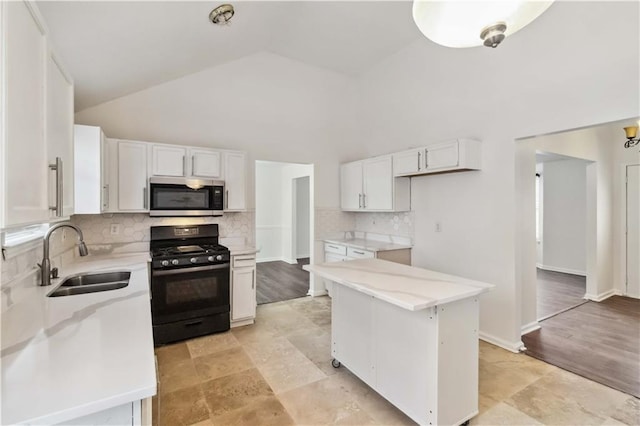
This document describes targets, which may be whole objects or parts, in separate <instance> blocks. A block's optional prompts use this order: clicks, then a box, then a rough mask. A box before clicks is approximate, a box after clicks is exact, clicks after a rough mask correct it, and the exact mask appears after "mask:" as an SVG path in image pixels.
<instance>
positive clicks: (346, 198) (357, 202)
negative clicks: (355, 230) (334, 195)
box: [340, 161, 362, 210]
mask: <svg viewBox="0 0 640 426" xmlns="http://www.w3.org/2000/svg"><path fill="white" fill-rule="evenodd" d="M340 206H341V207H342V209H343V210H358V209H360V208H361V206H362V161H355V162H353V163H346V164H342V165H341V166H340Z"/></svg>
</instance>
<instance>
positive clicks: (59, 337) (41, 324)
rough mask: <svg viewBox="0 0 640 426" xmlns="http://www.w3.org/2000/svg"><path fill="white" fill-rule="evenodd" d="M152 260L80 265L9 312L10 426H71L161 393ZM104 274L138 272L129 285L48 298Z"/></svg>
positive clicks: (6, 407) (5, 347) (6, 389)
mask: <svg viewBox="0 0 640 426" xmlns="http://www.w3.org/2000/svg"><path fill="white" fill-rule="evenodd" d="M148 258H149V254H148V253H141V254H127V255H117V256H109V257H99V256H96V257H94V256H88V257H86V258H82V259H79V261H77V262H75V263H74V264H72V265H70V266H69V267H66V268H65V270H63V271H61V272H62V277H61V279H60V280H55V281H53V283H52V285H51V286H48V287H36V286H33V287H30V288H26V289H24V290H23V291H25V292H27V293H28V294H27V295H26V296H27V297H21V301H20V302H18V303H16V304H14V305H12V306H10V307H9V308H8V309H6V310H5V311H4V312H3V313H2V352H1V354H2V422H1V423H2V424H16V423H19V424H54V423H59V422H64V421H67V420H70V419H73V418H78V417H81V416H84V415H87V414H91V413H95V412H98V411H102V410H105V409H108V408H111V407H115V406H118V405H122V404H126V403H129V402H132V401H136V400H141V399H145V398H147V397H150V396H152V395H154V394H155V393H156V371H155V361H154V352H153V334H152V325H151V309H150V303H149V279H148V269H147V268H148V267H147V261H148ZM98 270H100V271H107V270H127V271H131V278H130V280H129V285H128V286H127V287H125V288H122V289H117V290H112V291H105V292H98V293H90V294H79V295H73V296H65V297H51V298H50V297H46V295H47V294H48V293H49V292H51V291H52V290H53V289H55V288H56V287H57V285H58V284H59V283H60V281H61V280H62V279H64V278H65V277H66V276H69V275H72V274H74V273H79V272H94V271H98ZM23 296H24V295H23Z"/></svg>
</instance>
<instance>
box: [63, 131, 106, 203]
mask: <svg viewBox="0 0 640 426" xmlns="http://www.w3.org/2000/svg"><path fill="white" fill-rule="evenodd" d="M107 150H108V148H107V146H106V143H105V138H104V133H103V132H102V129H100V127H95V126H82V125H75V126H74V144H73V152H74V159H73V161H74V167H75V169H74V178H75V180H74V193H75V213H76V214H99V213H102V212H106V211H109V207H108V206H109V189H110V188H111V185H112V184H111V183H110V182H109V181H108V176H109V173H108V167H109V159H110V156H109V155H108V152H107ZM116 172H117V168H116Z"/></svg>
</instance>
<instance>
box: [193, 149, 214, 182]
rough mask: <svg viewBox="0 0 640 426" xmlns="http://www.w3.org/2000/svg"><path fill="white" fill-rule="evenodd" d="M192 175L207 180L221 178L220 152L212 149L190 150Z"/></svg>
mask: <svg viewBox="0 0 640 426" xmlns="http://www.w3.org/2000/svg"><path fill="white" fill-rule="evenodd" d="M189 156H190V157H191V175H192V176H197V177H206V178H219V177H220V176H221V173H220V152H219V151H212V150H210V149H193V148H192V149H190V150H189Z"/></svg>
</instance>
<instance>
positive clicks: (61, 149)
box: [46, 52, 74, 217]
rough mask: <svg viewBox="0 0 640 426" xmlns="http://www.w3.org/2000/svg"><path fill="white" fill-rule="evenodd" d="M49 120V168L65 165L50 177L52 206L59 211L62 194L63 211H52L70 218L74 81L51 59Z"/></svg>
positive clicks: (48, 92) (72, 198)
mask: <svg viewBox="0 0 640 426" xmlns="http://www.w3.org/2000/svg"><path fill="white" fill-rule="evenodd" d="M46 82H47V93H46V96H47V109H46V110H47V120H46V129H47V133H46V142H47V154H48V158H49V164H55V163H56V158H60V159H61V161H62V170H61V171H58V170H56V171H51V172H50V174H49V183H50V184H49V200H50V201H49V204H50V205H51V206H56V207H57V203H58V200H57V196H56V194H57V192H58V191H62V209H61V210H60V212H59V213H60V214H57V213H56V210H51V211H50V216H51V217H69V216H71V215H72V214H73V213H74V203H73V200H74V189H73V185H74V182H73V176H74V165H73V81H72V80H71V78H70V77H68V76H67V74H66V73H65V71H64V69H63V67H62V66H61V65H60V62H59V59H58V58H57V57H56V56H55V55H53V53H52V52H50V53H49V55H47V80H46Z"/></svg>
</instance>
